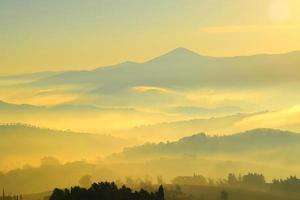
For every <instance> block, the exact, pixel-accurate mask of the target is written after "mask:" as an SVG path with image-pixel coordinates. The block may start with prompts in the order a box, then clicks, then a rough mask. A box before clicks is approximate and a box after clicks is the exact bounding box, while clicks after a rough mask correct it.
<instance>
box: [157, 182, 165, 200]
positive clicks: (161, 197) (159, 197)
mask: <svg viewBox="0 0 300 200" xmlns="http://www.w3.org/2000/svg"><path fill="white" fill-rule="evenodd" d="M164 199H165V191H164V188H163V186H162V185H160V186H159V188H158V192H157V193H156V200H164Z"/></svg>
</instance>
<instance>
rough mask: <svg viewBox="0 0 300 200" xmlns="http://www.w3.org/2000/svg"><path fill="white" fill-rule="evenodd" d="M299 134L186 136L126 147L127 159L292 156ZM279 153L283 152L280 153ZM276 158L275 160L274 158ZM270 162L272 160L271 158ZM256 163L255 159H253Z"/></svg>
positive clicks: (256, 131)
mask: <svg viewBox="0 0 300 200" xmlns="http://www.w3.org/2000/svg"><path fill="white" fill-rule="evenodd" d="M299 145H300V134H298V133H293V132H288V131H281V130H275V129H254V130H250V131H246V132H242V133H238V134H234V135H228V136H209V135H206V134H204V133H200V134H196V135H192V136H189V137H184V138H182V139H180V140H178V141H175V142H167V143H158V144H153V143H148V144H144V145H141V146H137V147H132V148H126V149H125V150H124V152H123V156H125V157H132V156H133V157H135V156H137V157H139V156H144V155H147V156H158V157H164V156H175V155H184V154H188V155H206V156H209V155H212V154H222V155H226V154H227V155H240V154H243V153H246V154H252V153H256V152H259V153H260V154H261V155H265V153H270V154H272V155H273V156H275V155H276V153H278V154H277V155H276V156H277V159H280V158H282V156H283V155H285V156H286V158H288V157H290V156H292V155H291V154H289V153H291V152H289V151H287V150H288V149H293V152H294V153H292V154H294V155H298V154H299V153H296V152H297V151H298V150H299V148H300V147H299ZM279 152H280V153H279ZM273 158H274V159H275V157H273ZM268 159H270V157H269V158H268ZM254 160H255V159H254Z"/></svg>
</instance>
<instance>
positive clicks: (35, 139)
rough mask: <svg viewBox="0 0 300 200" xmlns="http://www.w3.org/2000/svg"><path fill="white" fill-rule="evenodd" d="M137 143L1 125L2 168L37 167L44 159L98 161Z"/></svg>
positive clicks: (107, 136) (19, 125) (17, 125)
mask: <svg viewBox="0 0 300 200" xmlns="http://www.w3.org/2000/svg"><path fill="white" fill-rule="evenodd" d="M135 142H136V141H131V140H129V139H120V138H116V137H112V136H110V135H97V134H88V133H76V132H71V131H58V130H51V129H43V128H37V127H33V126H28V125H23V124H2V125H0V149H1V151H0V157H1V160H0V167H1V168H2V169H3V168H12V167H14V165H16V164H17V166H20V165H21V163H23V165H24V164H27V163H28V164H29V163H31V164H33V163H35V164H36V163H38V162H39V161H40V159H41V158H43V157H45V156H54V157H57V158H59V159H61V160H65V161H70V160H81V159H95V158H96V157H102V156H105V155H108V154H110V153H113V152H117V151H121V150H122V149H123V148H124V147H126V146H130V145H133V144H136V143H135Z"/></svg>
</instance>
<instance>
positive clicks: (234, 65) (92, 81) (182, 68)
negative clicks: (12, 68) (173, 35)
mask: <svg viewBox="0 0 300 200" xmlns="http://www.w3.org/2000/svg"><path fill="white" fill-rule="evenodd" d="M299 65H300V51H295V52H290V53H285V54H270V55H268V54H261V55H254V56H239V57H209V56H201V55H199V54H197V53H195V52H192V51H190V50H188V49H185V48H177V49H175V50H173V51H171V52H169V53H167V54H165V55H162V56H159V57H157V58H154V59H152V60H150V61H147V62H144V63H134V62H125V63H121V64H118V65H114V66H108V67H100V68H97V69H95V70H92V71H66V72H61V73H53V72H51V73H48V74H47V73H45V74H41V73H38V74H35V75H34V77H35V78H38V79H34V80H33V81H32V82H31V83H29V85H31V86H49V85H78V84H80V85H89V86H93V87H90V88H89V89H90V92H93V93H100V94H101V93H102V94H103V93H113V92H119V91H122V90H126V89H127V88H131V87H134V86H156V87H163V88H173V89H174V88H176V89H191V88H202V87H210V86H213V87H227V86H228V87H251V86H257V85H269V84H278V83H283V82H290V81H299V80H300V75H299V74H300V69H299ZM27 76H28V75H27ZM32 76H33V75H32ZM6 78H8V77H6Z"/></svg>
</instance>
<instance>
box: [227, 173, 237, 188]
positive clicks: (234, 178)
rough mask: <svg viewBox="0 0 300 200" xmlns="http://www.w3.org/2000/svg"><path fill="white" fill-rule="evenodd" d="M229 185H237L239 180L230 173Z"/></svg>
mask: <svg viewBox="0 0 300 200" xmlns="http://www.w3.org/2000/svg"><path fill="white" fill-rule="evenodd" d="M227 181H228V184H229V185H236V184H237V183H238V179H237V178H236V176H235V174H233V173H230V174H228V180H227Z"/></svg>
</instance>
